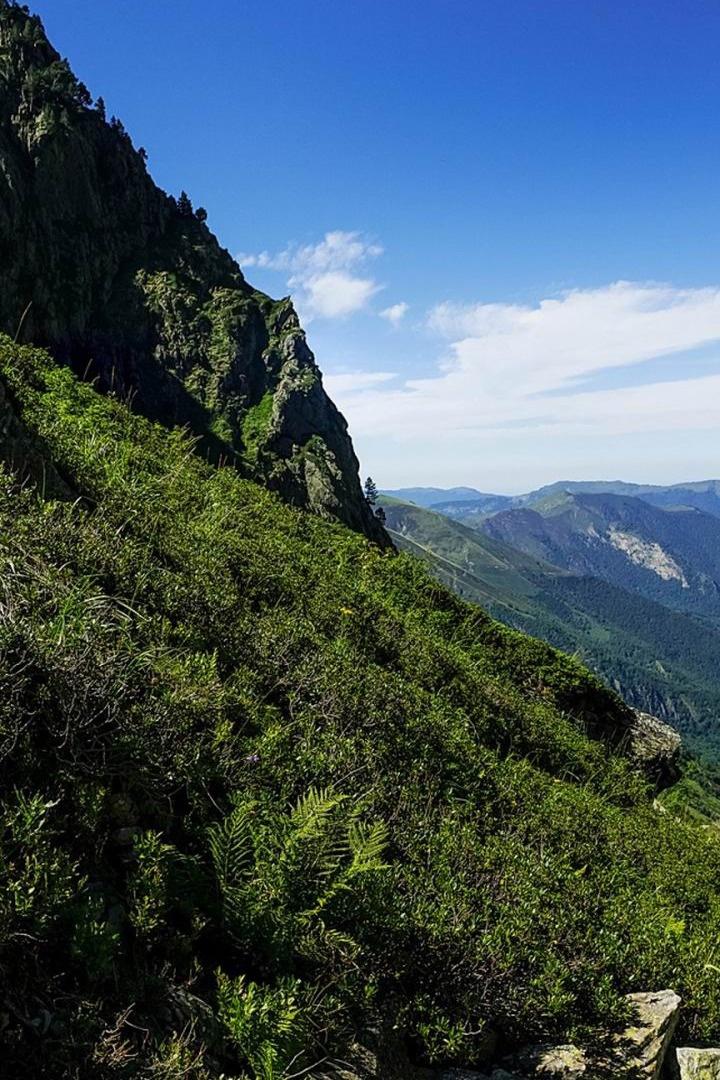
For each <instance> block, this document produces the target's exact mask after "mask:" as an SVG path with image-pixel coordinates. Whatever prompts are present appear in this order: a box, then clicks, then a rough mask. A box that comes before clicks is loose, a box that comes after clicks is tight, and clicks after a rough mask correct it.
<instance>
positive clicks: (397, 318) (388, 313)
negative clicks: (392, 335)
mask: <svg viewBox="0 0 720 1080" xmlns="http://www.w3.org/2000/svg"><path fill="white" fill-rule="evenodd" d="M409 307H410V305H409V304H406V303H405V301H404V300H402V301H401V302H400V303H399V304H391V305H390V307H386V308H384V309H383V310H382V311H380V312H379V315H380V318H381V319H387V321H388V322H389V323H390V324H391V325H392V326H399V325H400V323H401V322H402V321H403V319H404V318H405V316H406V315H407V313H408V309H409Z"/></svg>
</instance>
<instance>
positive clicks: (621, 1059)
mask: <svg viewBox="0 0 720 1080" xmlns="http://www.w3.org/2000/svg"><path fill="white" fill-rule="evenodd" d="M627 1000H628V1001H629V1002H630V1004H631V1006H632V1009H633V1013H634V1016H633V1019H632V1021H631V1023H630V1024H629V1026H628V1027H627V1028H626V1029H625V1031H623V1032H622V1033H621V1034H620V1035H618V1036H616V1038H615V1039H614V1050H613V1053H612V1054H611V1059H610V1062H609V1063H608V1064H609V1065H610V1067H611V1068H614V1069H615V1073H614V1075H616V1076H618V1077H625V1076H627V1077H633V1078H637V1080H656V1078H657V1077H659V1076H660V1073H661V1070H662V1067H663V1063H664V1061H665V1055H666V1054H667V1050H668V1047H669V1045H670V1041H671V1039H672V1037H673V1034H674V1032H675V1028H676V1027H677V1022H678V1020H679V1019H680V1005H681V1000H680V997H679V995H678V994H676V993H675V991H674V990H658V991H656V992H654V993H644V994H628V997H627ZM599 1075H602V1073H600V1074H599ZM607 1075H613V1074H612V1073H608V1074H607Z"/></svg>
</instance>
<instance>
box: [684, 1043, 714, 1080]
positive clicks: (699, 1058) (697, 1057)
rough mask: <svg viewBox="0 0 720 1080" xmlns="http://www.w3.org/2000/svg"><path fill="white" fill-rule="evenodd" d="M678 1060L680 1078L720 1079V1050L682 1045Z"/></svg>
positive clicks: (686, 1079) (687, 1079)
mask: <svg viewBox="0 0 720 1080" xmlns="http://www.w3.org/2000/svg"><path fill="white" fill-rule="evenodd" d="M676 1060H677V1074H678V1076H679V1077H680V1080H720V1050H704V1049H695V1047H691V1046H682V1047H678V1049H677V1051H676Z"/></svg>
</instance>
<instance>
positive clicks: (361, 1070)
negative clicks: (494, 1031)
mask: <svg viewBox="0 0 720 1080" xmlns="http://www.w3.org/2000/svg"><path fill="white" fill-rule="evenodd" d="M627 1001H628V1004H629V1005H630V1006H631V1008H632V1018H631V1021H630V1023H629V1025H628V1027H627V1028H626V1029H625V1030H624V1031H622V1032H620V1033H618V1034H615V1035H610V1034H609V1035H608V1037H607V1040H606V1042H605V1047H604V1049H603V1050H602V1052H597V1051H595V1052H591V1051H589V1050H586V1049H583V1048H582V1047H578V1046H572V1045H562V1046H552V1045H549V1044H543V1045H536V1046H527V1047H524V1048H523V1049H521V1050H518V1051H516V1052H515V1053H514V1054H511V1055H509V1056H506V1057H504V1058H502V1059H501V1060H499V1061H498V1062H497V1063H496V1064H495V1065H490V1066H488V1067H486V1069H485V1071H484V1072H478V1071H473V1070H471V1069H463V1068H448V1069H441V1070H439V1071H438V1070H430V1069H423V1068H419V1067H416V1066H413V1065H411V1064H410V1062H409V1061H408V1060H407V1058H405V1057H403V1054H402V1052H401V1051H400V1049H399V1048H398V1046H397V1045H393V1046H392V1047H391V1048H390V1049H389V1050H388V1047H387V1045H386V1046H385V1047H384V1048H383V1050H382V1051H381V1052H379V1053H377V1054H376V1053H375V1052H374V1051H371V1050H369V1049H368V1048H367V1047H362V1048H361V1047H355V1048H353V1050H352V1051H351V1052H350V1054H349V1055H348V1056H349V1058H350V1060H351V1062H352V1064H348V1065H347V1066H346V1067H345V1071H341V1072H340V1074H339V1075H340V1076H341V1077H342V1080H530V1078H535V1080H660V1077H661V1076H669V1077H675V1080H720V1049H712V1050H711V1049H696V1048H691V1047H681V1048H678V1049H677V1050H673V1051H672V1052H670V1046H671V1043H672V1040H673V1036H674V1034H675V1029H676V1027H677V1023H678V1020H679V1018H680V1005H681V1001H680V997H679V996H678V995H677V994H676V993H675V991H674V990H659V991H655V992H649V993H641V994H629V995H628V997H627Z"/></svg>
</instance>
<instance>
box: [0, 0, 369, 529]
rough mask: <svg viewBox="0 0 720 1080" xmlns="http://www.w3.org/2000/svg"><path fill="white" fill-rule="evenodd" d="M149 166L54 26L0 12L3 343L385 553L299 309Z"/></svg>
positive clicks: (4, 2)
mask: <svg viewBox="0 0 720 1080" xmlns="http://www.w3.org/2000/svg"><path fill="white" fill-rule="evenodd" d="M145 157H146V155H145V153H144V151H140V150H136V149H135V148H134V147H133V145H132V142H131V140H130V138H129V136H128V135H127V134H126V132H125V131H124V129H123V127H122V124H120V122H119V121H117V120H111V121H110V123H108V122H107V121H106V118H105V114H104V106H102V104H100V103H99V106H98V107H92V104H91V99H90V96H89V94H88V91H87V90H86V88H85V87H84V86H83V85H82V84H81V83H79V82H78V80H77V79H76V78H75V77H74V75H73V74H72V72H71V70H70V68H69V67H68V65H67V63H66V61H64V60H62V59H61V57H60V56H59V55H58V53H57V52H56V51H55V50H54V49H53V48H52V46H51V45H50V43H49V42H48V40H47V38H46V36H45V33H44V30H43V27H42V24H41V22H40V20H39V19H37V18H36V17H34V16H32V15H30V14H29V13H28V12H27V10H26V9H24V8H23V7H20V6H18V5H16V4H14V3H11V2H9V0H0V331H4V332H5V333H8V334H10V336H11V337H15V336H16V334H17V335H18V337H19V339H20V340H21V341H23V342H32V343H33V344H37V345H42V346H45V347H47V348H48V349H49V350H50V351H51V352H52V353H53V354H54V355H55V357H56V358H57V359H60V360H62V361H63V362H66V363H69V364H71V365H72V366H73V367H74V368H75V370H76V371H77V372H78V373H79V374H80V375H82V376H85V377H88V378H94V379H97V380H98V381H99V384H100V385H101V386H102V387H103V388H104V389H106V390H113V391H114V392H116V393H117V394H119V395H122V396H126V397H132V400H133V402H134V404H135V407H136V408H138V409H139V410H141V411H143V412H145V413H146V414H147V415H149V416H151V417H152V418H154V419H157V420H160V421H161V422H163V423H167V424H181V425H187V426H188V427H189V428H190V429H191V430H192V431H194V432H195V433H196V434H197V436H198V438H199V439H200V449H201V450H202V452H204V453H206V454H208V455H210V456H211V457H213V458H214V459H215V460H218V461H220V460H227V461H232V462H234V463H236V464H237V465H238V467H240V468H241V469H242V470H243V471H245V472H246V473H247V474H248V475H250V476H252V477H254V478H256V479H259V480H261V481H262V482H264V483H266V484H267V485H268V486H269V487H270V488H272V489H274V490H276V491H278V492H280V493H281V495H282V496H283V497H284V498H285V499H287V500H288V501H289V502H291V503H293V504H294V505H299V506H305V507H308V508H309V509H312V510H314V511H315V512H317V513H319V514H322V515H323V516H327V517H331V518H336V519H337V520H339V521H342V522H344V523H345V524H347V525H350V526H351V527H352V528H354V529H356V530H359V531H361V532H364V533H365V534H366V535H368V536H369V537H371V538H373V539H375V540H376V541H378V542H380V543H383V544H389V540H388V538H387V535H386V534H385V532H384V530H383V529H382V527H381V525H380V523H379V522H378V521H377V520H376V519H375V517H374V515H373V513H372V511H371V510H370V508H369V507H368V506H367V504H366V502H365V499H364V498H363V495H362V491H361V488H360V483H359V478H358V462H357V459H356V457H355V454H354V452H353V447H352V443H351V441H350V437H349V435H348V431H347V425H346V423H345V421H344V419H343V417H342V416H341V415H340V413H339V412H338V411H337V409H336V408H335V406H334V405H333V403H332V402H331V401H330V399H329V398H328V396H327V394H326V393H325V391H324V389H323V386H322V378H321V375H320V371H319V370H318V368H317V365H316V363H315V360H314V357H313V354H312V352H311V351H310V349H309V348H308V346H307V343H306V341H305V335H304V333H303V331H302V329H301V327H300V325H299V323H298V319H297V316H296V314H295V312H294V311H293V308H292V305H291V304H290V302H289V300H281V301H279V302H275V301H273V300H271V299H270V298H269V297H268V296H265V295H264V294H263V293H260V292H258V291H257V290H255V289H253V288H252V286H251V285H249V284H248V283H247V282H246V281H245V279H244V277H243V275H242V273H241V271H240V268H239V267H238V265H237V264H236V263H235V262H234V260H233V259H232V258H231V257H230V255H229V254H228V252H227V251H225V250H223V249H222V248H221V247H220V245H219V244H218V242H217V240H216V239H215V237H214V236H213V235H212V233H211V232H210V231H209V229H208V228H207V226H206V224H205V214H204V212H202V211H198V212H193V209H192V205H191V204H190V201H189V200H188V199H187V197H182V198H181V199H180V200H178V201H176V200H175V199H174V198H171V197H169V196H167V195H166V194H164V193H163V192H162V191H160V189H159V188H157V187H156V185H155V184H154V183H153V181H152V179H151V178H150V176H149V174H148V172H147V168H146V164H145Z"/></svg>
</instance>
